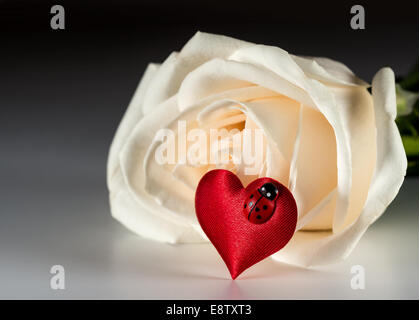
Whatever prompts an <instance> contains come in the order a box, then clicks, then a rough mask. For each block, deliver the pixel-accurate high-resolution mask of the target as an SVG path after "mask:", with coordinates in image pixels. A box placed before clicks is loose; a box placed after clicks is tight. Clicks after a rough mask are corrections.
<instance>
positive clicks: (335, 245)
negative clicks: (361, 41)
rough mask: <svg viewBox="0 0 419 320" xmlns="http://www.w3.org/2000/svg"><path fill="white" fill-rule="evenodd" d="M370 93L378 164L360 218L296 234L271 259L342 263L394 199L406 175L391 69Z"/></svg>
mask: <svg viewBox="0 0 419 320" xmlns="http://www.w3.org/2000/svg"><path fill="white" fill-rule="evenodd" d="M372 92H373V101H374V112H375V124H376V128H377V136H376V137H377V164H376V167H375V172H374V175H373V178H372V181H371V185H370V189H369V192H368V196H367V200H366V203H365V205H364V208H363V210H362V212H361V214H360V216H359V217H358V218H357V220H355V221H354V222H353V223H352V224H351V225H349V226H347V227H346V228H345V229H344V230H343V231H341V232H339V233H336V234H332V232H307V231H299V232H297V233H296V234H295V235H294V237H293V239H292V240H291V241H290V242H289V243H288V245H287V246H286V247H285V248H284V249H283V250H282V251H281V252H278V253H277V254H275V255H273V258H274V259H276V260H279V261H283V262H287V263H291V264H298V265H303V266H310V265H320V264H329V263H336V262H338V261H340V260H343V259H344V258H346V257H347V256H348V255H349V254H350V252H351V251H352V250H353V248H354V247H355V245H356V243H357V242H358V241H359V239H360V238H361V237H362V235H363V234H364V232H365V231H366V230H367V228H368V227H369V226H370V225H371V224H372V223H373V222H374V221H375V220H376V219H377V218H378V217H380V216H381V214H382V213H383V212H384V211H385V209H386V208H387V206H388V205H389V204H390V203H391V202H392V201H393V199H394V198H395V197H396V195H397V193H398V191H399V189H400V187H401V185H402V183H403V180H404V176H405V174H406V168H407V159H406V154H405V152H404V148H403V144H402V141H401V138H400V133H399V131H398V129H397V126H396V124H395V122H394V120H395V118H396V96H395V83H394V73H393V71H392V70H391V69H389V68H384V69H382V70H380V71H379V72H378V73H377V74H376V75H375V77H374V79H373V90H372Z"/></svg>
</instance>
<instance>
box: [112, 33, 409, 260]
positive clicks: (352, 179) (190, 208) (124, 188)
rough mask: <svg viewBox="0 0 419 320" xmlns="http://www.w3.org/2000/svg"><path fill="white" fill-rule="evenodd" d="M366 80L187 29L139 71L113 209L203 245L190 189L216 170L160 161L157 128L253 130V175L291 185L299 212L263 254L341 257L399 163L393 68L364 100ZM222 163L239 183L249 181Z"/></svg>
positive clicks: (394, 185) (135, 224)
mask: <svg viewBox="0 0 419 320" xmlns="http://www.w3.org/2000/svg"><path fill="white" fill-rule="evenodd" d="M367 87H368V84H366V83H365V82H363V81H362V80H360V79H358V78H357V77H356V76H355V75H354V74H353V73H352V72H351V71H350V70H349V69H348V68H347V67H346V66H344V65H343V64H341V63H339V62H336V61H332V60H330V59H325V58H303V57H298V56H294V55H291V54H289V53H287V52H286V51H284V50H282V49H280V48H277V47H271V46H264V45H257V44H253V43H249V42H244V41H240V40H236V39H232V38H228V37H224V36H217V35H212V34H205V33H197V34H196V35H195V36H194V37H193V38H192V39H191V40H190V41H189V42H188V43H187V44H186V45H185V47H184V48H183V49H182V50H181V51H180V52H175V53H172V54H171V55H170V56H169V57H168V58H167V60H166V61H165V62H164V63H163V64H161V65H157V64H150V65H149V66H148V68H147V70H146V72H145V74H144V76H143V78H142V80H141V82H140V85H139V86H138V89H137V91H136V93H135V95H134V97H133V98H132V101H131V103H130V105H129V107H128V109H127V111H126V113H125V115H124V117H123V119H122V121H121V124H120V126H119V128H118V130H117V133H116V135H115V138H114V141H113V143H112V146H111V149H110V154H109V160H108V172H107V176H108V188H109V191H110V204H111V211H112V215H113V216H114V217H115V218H116V219H118V220H119V221H120V222H121V223H122V224H124V225H125V226H126V227H127V228H129V229H131V230H132V231H134V232H135V233H137V234H139V235H141V236H144V237H146V238H150V239H154V240H158V241H163V242H169V243H190V242H203V241H208V240H207V238H206V237H205V235H204V233H203V231H202V230H201V227H200V225H199V223H198V222H197V219H196V215H195V210H194V195H195V188H196V185H197V183H198V181H199V179H200V178H201V176H202V175H203V174H205V172H207V171H208V170H210V169H213V168H214V166H213V165H202V166H190V165H188V164H179V165H175V166H173V165H172V166H170V165H159V164H158V163H157V162H156V159H155V157H154V155H153V152H154V151H155V149H156V143H157V142H156V140H155V135H156V133H157V132H158V130H159V129H161V128H175V127H176V123H178V120H184V121H186V123H194V125H195V126H196V125H197V126H198V127H199V126H203V127H205V128H207V129H208V128H210V127H219V126H224V125H225V126H227V125H228V126H230V127H231V126H233V127H234V126H236V127H237V128H243V127H249V128H252V127H253V128H255V127H257V128H260V129H262V130H263V132H264V134H265V139H266V150H265V151H266V152H265V154H264V161H263V164H262V165H261V167H260V168H259V169H260V170H259V176H269V177H272V178H274V179H277V180H278V181H280V182H282V183H283V184H285V185H287V186H289V188H290V190H291V191H292V192H293V194H294V197H295V199H296V202H297V206H298V211H299V212H298V214H299V217H298V225H297V232H296V233H295V235H294V236H293V238H292V239H291V241H290V242H289V243H288V245H287V246H286V247H285V248H284V249H282V250H281V251H279V252H278V253H276V254H274V255H273V256H272V257H273V258H274V259H276V260H280V261H283V262H286V263H291V264H298V265H303V266H309V265H318V264H326V263H333V262H337V261H339V260H341V259H343V258H345V257H347V256H348V254H349V253H350V252H351V250H352V249H353V248H354V246H355V245H356V243H357V242H358V240H359V239H360V237H361V236H362V234H363V233H364V232H365V231H366V229H367V228H368V226H369V225H371V224H372V223H373V222H374V221H375V220H376V219H377V218H378V217H379V216H380V215H381V214H382V213H383V212H384V210H385V209H386V208H387V206H388V205H389V204H390V202H391V201H392V200H393V199H394V198H395V196H396V194H397V192H398V190H399V188H400V186H401V184H402V182H403V179H404V175H405V172H406V167H407V160H406V156H405V153H404V149H403V146H402V142H401V138H400V135H399V132H398V129H397V127H396V124H395V122H394V119H395V117H396V98H395V83H394V74H393V72H392V70H391V69H389V68H384V69H382V70H380V71H379V72H378V73H377V74H376V76H375V77H374V79H373V82H372V95H371V94H370V93H369V92H368V90H367ZM233 106H234V107H235V109H234V110H235V112H232V111H231V110H233V109H232V107H233ZM197 118H199V121H197ZM188 130H189V128H188ZM230 169H231V170H233V171H235V172H237V174H238V176H239V178H240V179H241V180H242V181H243V182H244V184H245V185H246V184H247V182H248V181H249V180H251V179H254V178H257V177H258V176H246V175H244V174H243V172H242V171H241V169H240V168H237V167H235V166H234V165H233V166H232V167H230Z"/></svg>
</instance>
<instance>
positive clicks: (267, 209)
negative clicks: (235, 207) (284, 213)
mask: <svg viewBox="0 0 419 320" xmlns="http://www.w3.org/2000/svg"><path fill="white" fill-rule="evenodd" d="M277 199H278V188H277V187H276V186H275V185H274V184H273V183H265V184H264V185H262V186H261V187H260V188H258V189H256V190H255V191H253V192H252V193H251V194H250V195H249V196H248V197H247V198H246V201H245V203H244V214H245V215H246V218H247V219H248V220H249V221H250V222H252V223H255V224H261V223H264V222H266V221H268V220H269V219H270V218H271V216H272V214H273V213H274V211H275V208H276V200H277Z"/></svg>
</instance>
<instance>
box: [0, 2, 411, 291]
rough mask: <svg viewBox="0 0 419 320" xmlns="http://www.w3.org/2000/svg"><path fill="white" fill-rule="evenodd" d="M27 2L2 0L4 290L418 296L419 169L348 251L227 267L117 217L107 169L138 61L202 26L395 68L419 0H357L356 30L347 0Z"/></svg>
mask: <svg viewBox="0 0 419 320" xmlns="http://www.w3.org/2000/svg"><path fill="white" fill-rule="evenodd" d="M28 3H29V2H24V1H15V2H13V5H11V4H10V2H7V1H0V37H1V38H0V41H1V49H0V298H3V299H9V298H24V299H27V298H52V299H68V298H82V299H83V298H94V299H95V298H116V299H120V298H139V299H158V298H163V299H167V298H171V299H176V298H178V299H192V298H193V299H219V298H227V299H228V298H234V299H241V298H243V299H247V298H252V299H259V298H260V299H279V298H319V299H328V298H362V299H363V298H416V299H417V298H419V279H418V276H419V272H418V271H417V270H418V264H419V256H418V250H417V245H418V242H419V235H418V232H417V228H418V226H419V216H418V208H419V199H418V196H417V195H418V188H419V179H418V178H409V179H407V180H406V182H405V184H404V185H403V187H402V190H401V192H400V194H399V195H398V197H397V198H396V200H395V201H394V202H393V204H392V205H391V206H390V207H389V208H388V210H387V212H386V213H385V214H384V216H383V217H382V218H380V219H379V220H378V221H377V222H376V223H375V224H374V225H373V227H372V228H370V230H368V232H367V233H366V235H365V236H364V238H362V240H361V242H360V244H359V245H358V247H357V248H356V249H355V251H354V253H353V254H352V255H351V256H350V257H349V259H348V260H347V261H345V262H343V263H341V264H338V265H335V266H330V267H325V268H315V269H310V270H305V269H301V268H296V267H292V266H287V265H283V264H279V263H275V262H273V261H271V260H265V261H263V262H261V263H259V264H258V265H256V266H254V267H253V268H251V269H250V270H248V271H246V272H245V273H244V274H243V275H242V276H241V277H240V278H239V280H236V281H231V280H229V278H228V273H227V270H226V268H225V266H224V265H223V263H222V261H221V259H220V258H219V256H218V255H217V253H216V251H215V249H214V248H213V247H211V246H210V245H184V246H171V245H164V244H159V243H154V242H150V241H147V240H144V239H142V238H140V237H138V236H136V235H134V234H132V233H131V232H129V231H128V230H126V229H125V228H124V227H122V226H121V225H120V224H119V223H118V222H117V221H115V220H113V219H112V218H111V216H110V212H109V205H108V193H107V189H106V177H105V167H106V158H107V152H108V148H109V145H110V142H111V140H112V137H113V134H114V132H115V130H116V127H117V125H118V123H119V121H120V119H121V117H122V115H123V112H124V110H125V108H126V106H127V104H128V102H129V100H130V98H131V96H132V94H133V92H134V90H135V88H136V86H137V84H138V81H139V79H140V78H141V75H142V73H143V71H144V69H145V67H146V65H147V63H148V62H161V61H163V60H164V58H165V57H167V56H168V55H169V54H170V52H171V51H173V50H179V49H180V48H181V46H182V45H183V44H184V43H185V42H186V41H187V40H188V39H189V38H190V37H191V36H192V35H193V34H194V33H195V31H196V30H201V31H207V32H214V33H221V34H226V35H231V36H235V37H238V38H241V39H244V40H249V41H254V42H258V43H265V44H271V45H278V46H280V47H282V48H284V49H286V50H288V51H290V52H292V53H296V54H302V55H313V56H327V57H330V58H334V59H336V60H339V61H342V62H344V63H345V64H347V65H348V66H349V67H350V68H352V70H354V72H356V73H357V74H358V75H359V76H361V77H362V78H363V79H365V80H367V81H371V79H372V76H373V75H374V73H375V72H376V71H377V70H378V69H379V68H381V67H383V66H390V67H392V68H393V69H394V70H395V73H396V74H397V75H399V76H403V75H404V74H406V73H407V72H408V70H409V68H410V67H412V66H413V64H414V63H415V62H416V59H417V58H418V57H419V41H417V35H418V31H419V28H418V21H417V20H416V16H417V14H418V12H419V11H415V9H414V8H413V7H408V3H407V2H406V3H403V2H400V6H404V9H400V7H399V6H397V7H395V8H387V9H386V8H383V6H382V5H380V4H377V5H373V4H369V5H365V7H366V13H367V20H366V21H367V29H366V30H363V31H353V30H351V29H350V28H349V19H350V16H349V8H350V5H349V4H345V3H343V2H342V3H340V4H339V5H336V4H332V5H330V4H329V6H328V5H327V3H324V4H323V3H318V2H317V5H313V4H311V5H309V7H307V8H306V9H304V8H303V6H302V5H301V4H294V5H293V4H288V5H287V6H284V5H283V4H281V3H276V4H275V5H273V6H272V5H271V6H270V7H268V9H266V8H262V7H261V6H260V5H259V4H260V2H259V1H258V4H253V6H251V7H248V6H247V7H246V8H245V9H243V8H242V7H243V5H242V6H240V7H239V6H237V4H238V2H235V3H233V4H229V5H226V6H225V9H223V10H219V9H217V8H218V7H217V6H214V4H213V3H212V2H210V1H203V2H202V3H201V4H193V3H189V2H187V1H184V0H182V1H178V2H176V3H175V4H174V2H171V4H166V3H165V2H164V1H154V2H147V1H146V2H141V3H140V2H138V3H137V4H136V5H134V4H133V3H132V2H129V1H122V2H120V5H119V7H116V6H110V5H104V4H102V5H100V6H96V7H95V6H94V5H90V6H84V5H81V4H79V3H78V2H77V1H74V2H72V4H68V5H66V4H65V3H64V6H65V8H66V13H67V17H66V18H67V20H66V30H65V31H53V30H51V29H49V18H50V15H49V8H50V7H51V5H52V4H54V3H53V2H48V1H45V2H42V1H41V2H40V3H39V4H37V5H33V4H32V5H29V4H28ZM176 4H177V5H176ZM240 8H241V9H240ZM289 12H291V13H294V14H289ZM415 12H416V13H415ZM174 13H176V14H174ZM54 264H60V265H63V266H64V267H65V270H66V290H63V291H54V290H51V289H50V287H49V281H50V277H51V275H50V273H49V270H50V268H51V266H52V265H54ZM354 264H361V265H363V266H364V267H365V268H366V276H367V278H366V289H365V290H363V291H354V290H352V289H351V288H350V278H351V274H350V267H351V266H352V265H354Z"/></svg>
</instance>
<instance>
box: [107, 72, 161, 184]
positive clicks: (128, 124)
mask: <svg viewBox="0 0 419 320" xmlns="http://www.w3.org/2000/svg"><path fill="white" fill-rule="evenodd" d="M158 68H159V65H157V64H149V65H148V66H147V69H146V71H145V72H144V75H143V77H142V78H141V80H140V83H139V85H138V87H137V90H136V91H135V93H134V96H133V97H132V99H131V102H130V103H129V105H128V108H127V110H126V111H125V114H124V116H123V117H122V120H121V122H120V124H119V126H118V129H117V131H116V133H115V137H114V138H113V141H112V144H111V147H110V150H109V156H108V166H107V177H108V186H109V189H111V190H112V187H111V185H112V176H113V175H114V174H115V172H116V170H117V169H119V158H118V154H119V152H120V151H121V148H122V146H123V144H124V143H125V141H126V139H127V137H128V136H129V134H130V133H131V131H132V130H133V128H134V127H135V125H136V124H137V123H138V121H140V119H141V117H142V112H141V107H142V105H143V101H144V95H145V92H146V91H147V88H148V86H149V84H150V81H151V79H152V78H153V77H154V75H155V74H156V72H157V70H158Z"/></svg>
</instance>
